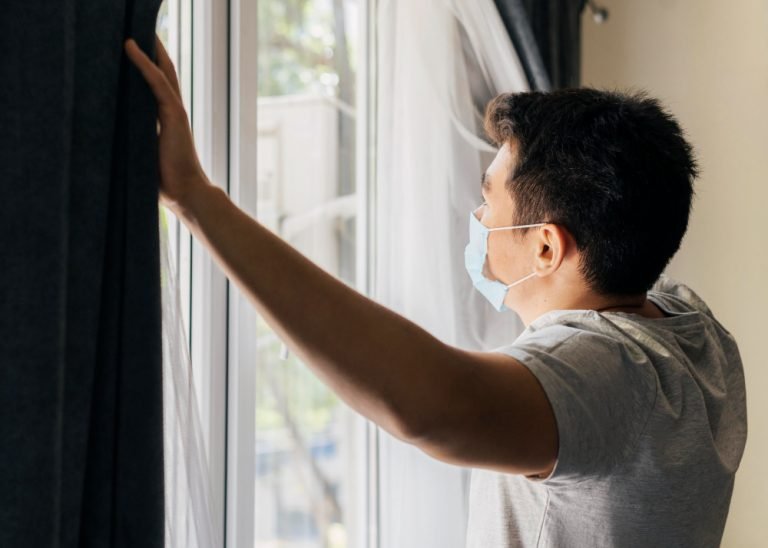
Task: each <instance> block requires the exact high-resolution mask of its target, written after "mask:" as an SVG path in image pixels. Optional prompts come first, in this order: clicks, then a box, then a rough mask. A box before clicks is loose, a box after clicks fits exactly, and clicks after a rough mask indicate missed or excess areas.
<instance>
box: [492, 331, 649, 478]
mask: <svg viewBox="0 0 768 548" xmlns="http://www.w3.org/2000/svg"><path fill="white" fill-rule="evenodd" d="M496 351H497V352H503V353H505V354H508V355H510V356H512V357H513V358H515V359H517V360H518V361H519V362H521V363H522V364H523V365H525V366H526V367H527V368H528V369H529V370H530V371H531V372H532V373H533V374H534V375H535V376H536V378H537V379H538V381H539V383H540V384H541V386H542V388H543V389H544V391H545V392H546V394H547V397H548V398H549V401H550V403H551V405H552V409H553V411H554V414H555V419H556V421H557V430H558V437H559V449H558V456H557V462H556V464H555V467H554V469H553V471H552V473H551V474H550V475H549V476H548V477H546V478H535V477H529V478H528V479H530V480H531V481H537V482H539V481H540V482H543V483H545V484H549V485H560V484H573V483H576V482H580V481H583V480H585V479H589V478H599V477H603V476H606V475H608V474H609V473H610V472H611V470H612V469H613V468H614V467H615V466H617V465H619V464H620V463H622V462H623V461H625V460H626V458H627V456H629V455H630V453H631V451H632V450H633V448H634V446H635V444H636V442H637V440H638V438H639V436H640V434H641V433H642V430H643V428H644V426H645V424H646V421H647V419H648V417H649V416H650V412H651V410H652V408H653V405H654V401H655V395H656V381H655V374H654V372H653V368H652V366H651V364H649V363H648V359H647V356H646V355H645V353H643V352H642V350H640V348H639V347H637V346H636V345H634V344H633V343H632V342H631V341H629V340H627V341H622V340H620V339H618V340H617V339H616V338H614V337H610V336H608V335H606V334H602V333H597V332H590V331H585V330H581V329H578V328H574V327H571V326H566V325H552V326H548V327H545V328H543V329H541V330H538V331H535V332H533V333H531V334H529V335H528V336H526V337H524V338H522V339H518V341H516V342H515V344H514V345H512V346H508V347H503V348H499V349H497V350H496Z"/></svg>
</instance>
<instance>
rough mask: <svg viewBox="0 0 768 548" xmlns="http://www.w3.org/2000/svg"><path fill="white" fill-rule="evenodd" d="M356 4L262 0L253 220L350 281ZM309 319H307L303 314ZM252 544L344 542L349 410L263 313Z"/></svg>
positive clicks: (298, 546)
mask: <svg viewBox="0 0 768 548" xmlns="http://www.w3.org/2000/svg"><path fill="white" fill-rule="evenodd" d="M357 2H358V0H289V1H286V0H259V5H258V15H259V29H258V36H259V55H258V71H259V88H258V92H259V98H258V142H257V150H258V154H257V169H258V180H257V185H258V186H257V204H258V206H257V217H258V219H259V221H260V222H262V223H263V224H264V225H266V226H267V227H269V228H270V229H271V230H273V231H274V232H275V233H277V234H279V235H280V236H281V237H283V238H284V239H285V240H286V241H288V242H289V243H290V244H291V245H293V246H294V247H296V248H297V249H299V250H300V251H301V252H302V253H304V254H305V255H307V256H308V257H310V258H311V259H312V260H313V261H315V262H316V263H317V264H319V265H320V266H321V267H322V268H324V269H325V270H327V271H328V272H331V273H332V274H334V275H336V276H338V277H339V278H341V279H342V280H344V281H345V282H347V283H348V284H350V285H354V284H355V216H356V209H355V208H356V202H355V196H354V192H355V180H354V174H355V162H354V160H355V156H354V152H355V119H354V116H355V107H354V97H355V67H356V49H357V40H358V36H357V20H358V14H357V9H358V3H357ZM307 314H312V311H311V310H307ZM256 336H257V349H258V350H257V353H258V356H257V375H256V490H255V518H254V520H255V546H257V547H259V548H277V547H281V548H310V547H311V548H347V547H349V545H350V544H349V543H350V539H349V524H348V522H347V518H348V513H349V509H348V504H347V501H348V500H349V499H350V497H351V496H352V495H351V493H353V492H354V490H355V489H356V488H357V486H355V485H354V484H353V482H354V474H353V471H354V469H355V467H354V465H353V464H354V463H353V460H352V453H351V441H352V436H353V433H354V428H353V421H354V415H353V413H352V412H351V411H350V409H349V408H348V407H347V406H346V405H344V404H343V403H342V402H340V401H339V400H338V398H337V397H336V396H335V395H334V394H333V393H331V392H330V391H329V390H328V389H327V388H326V387H325V386H324V385H323V384H322V383H321V382H320V381H319V380H318V379H317V378H316V377H315V376H314V375H313V373H312V372H311V370H310V369H309V368H308V367H307V366H306V365H305V364H303V363H301V362H300V361H299V360H298V359H297V358H296V357H295V356H293V355H289V356H288V359H287V360H282V359H280V353H281V341H280V340H279V339H278V338H277V336H276V335H275V334H274V333H273V332H272V331H271V329H270V328H269V327H268V326H267V324H266V323H265V322H264V321H263V320H261V319H260V320H259V323H258V329H257V333H256Z"/></svg>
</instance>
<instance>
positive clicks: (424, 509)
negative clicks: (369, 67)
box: [373, 0, 528, 548]
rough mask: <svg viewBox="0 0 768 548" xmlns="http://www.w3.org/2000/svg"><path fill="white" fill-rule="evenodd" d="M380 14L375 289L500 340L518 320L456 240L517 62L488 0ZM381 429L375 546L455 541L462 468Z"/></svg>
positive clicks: (407, 311) (418, 546) (434, 320)
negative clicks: (487, 115)
mask: <svg viewBox="0 0 768 548" xmlns="http://www.w3.org/2000/svg"><path fill="white" fill-rule="evenodd" d="M378 20H379V24H378V59H379V66H378V72H377V81H378V84H377V100H378V105H377V108H378V120H377V150H376V153H377V162H376V164H377V174H376V179H377V182H376V192H375V195H376V199H375V230H374V232H375V257H376V265H375V270H374V284H373V286H374V287H373V296H374V297H375V298H376V299H377V300H378V301H380V302H382V303H383V304H385V305H386V306H389V307H391V308H393V309H394V310H396V311H398V312H399V313H401V314H403V315H404V316H406V317H408V318H410V319H411V320H413V321H415V322H416V323H418V324H419V325H421V326H423V327H424V328H426V329H427V330H429V331H430V332H431V333H432V334H433V335H435V336H436V337H438V338H439V339H441V340H443V341H444V342H446V343H449V344H455V345H458V346H462V347H465V348H471V349H490V348H494V347H498V346H501V345H502V344H509V343H510V342H511V341H513V340H514V339H515V338H516V337H517V335H518V334H519V333H520V331H521V330H522V324H521V323H520V322H519V319H518V318H517V317H516V316H515V315H514V314H498V313H497V312H496V311H495V310H494V309H493V308H492V307H491V306H490V305H489V304H488V303H487V302H486V301H485V299H484V298H483V297H482V296H481V295H480V294H479V293H478V292H477V291H475V290H474V289H473V287H472V283H471V281H470V279H469V276H468V275H467V273H466V270H465V268H464V247H465V246H466V244H467V240H468V221H469V213H470V211H471V210H473V209H474V208H475V207H477V206H478V205H479V203H480V200H481V195H480V175H481V173H482V171H484V170H485V168H486V167H487V166H488V164H489V163H490V161H491V160H492V159H493V156H494V154H495V149H494V148H493V147H492V146H490V145H489V144H488V143H487V141H486V140H485V139H484V135H483V130H482V117H483V111H484V107H485V104H486V103H487V102H488V101H489V100H490V99H491V98H492V97H493V96H494V95H496V94H498V93H500V92H502V91H523V90H527V89H528V84H527V80H526V77H525V72H524V71H523V68H522V66H521V64H520V60H519V58H518V55H517V53H516V52H515V49H514V47H513V45H512V43H511V41H510V39H509V36H508V34H507V32H506V29H505V28H504V25H503V23H502V21H501V19H500V17H499V14H498V11H497V10H496V7H495V6H494V4H493V2H492V0H477V1H475V2H466V1H465V0H420V1H419V2H413V1H411V0H384V1H382V2H381V4H380V6H379V11H378ZM403 382H407V379H403ZM381 435H382V437H383V439H382V441H381V455H380V466H381V472H380V473H381V476H380V477H381V480H380V485H381V486H382V491H381V501H380V503H381V524H380V534H381V539H382V546H383V548H423V547H425V546H440V547H444V548H461V547H463V546H464V536H465V528H466V516H467V505H466V504H467V484H468V479H469V476H468V472H467V470H465V469H462V468H459V467H456V466H450V465H447V464H444V463H441V462H439V461H436V460H434V459H431V458H430V457H428V456H426V455H425V454H424V453H422V452H420V451H419V450H418V449H416V448H414V447H412V446H409V445H406V444H403V443H401V442H399V441H398V440H396V439H395V438H393V437H391V436H389V435H388V434H386V433H385V432H381Z"/></svg>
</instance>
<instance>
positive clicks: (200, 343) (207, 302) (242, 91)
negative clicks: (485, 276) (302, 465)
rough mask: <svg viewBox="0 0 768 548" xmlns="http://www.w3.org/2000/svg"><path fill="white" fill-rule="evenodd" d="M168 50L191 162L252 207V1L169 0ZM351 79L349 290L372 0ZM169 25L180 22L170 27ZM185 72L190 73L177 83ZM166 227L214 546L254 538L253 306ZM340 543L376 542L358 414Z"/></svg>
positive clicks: (360, 247)
mask: <svg viewBox="0 0 768 548" xmlns="http://www.w3.org/2000/svg"><path fill="white" fill-rule="evenodd" d="M169 2H170V4H169V17H171V18H173V20H175V21H177V22H178V25H171V29H172V32H171V33H170V35H169V42H170V46H171V50H170V53H171V56H172V58H174V59H176V60H177V68H178V70H179V72H180V75H181V81H182V87H183V88H184V89H183V90H182V91H183V95H184V101H185V104H186V105H188V106H189V111H190V112H189V114H190V120H191V122H192V128H193V133H194V138H195V143H196V148H197V151H198V155H199V156H200V161H201V163H202V165H203V168H204V169H205V171H206V173H208V175H209V177H210V179H211V181H212V182H213V183H214V184H217V185H219V186H221V187H222V188H224V189H225V190H227V191H228V192H229V194H230V196H231V197H232V199H233V201H235V203H237V204H238V205H239V206H240V207H241V208H242V209H244V210H245V211H246V212H248V213H249V214H251V215H255V212H256V200H257V196H256V189H255V181H256V141H257V139H256V124H255V123H249V124H241V121H242V120H253V121H255V120H256V115H257V112H256V111H257V101H256V97H257V73H258V64H257V46H258V35H257V32H256V29H257V28H258V26H257V19H256V17H257V7H258V6H257V2H256V1H254V0H188V1H187V0H169ZM360 2H361V5H360V17H361V20H360V26H359V28H360V29H361V35H360V47H361V50H360V53H361V55H360V56H359V59H360V64H359V67H358V85H357V97H356V104H357V112H358V113H359V115H358V116H357V128H356V134H357V143H356V154H357V173H356V178H357V199H358V212H359V217H358V220H357V254H356V257H357V264H356V270H357V272H356V274H357V275H356V279H357V280H358V289H359V290H361V291H363V292H366V293H370V291H371V290H372V289H373V283H374V280H373V279H372V273H373V272H374V269H373V268H372V260H373V257H372V253H371V250H372V249H373V246H372V243H373V237H374V234H373V231H372V227H373V226H374V223H373V212H374V200H375V193H374V188H375V187H374V176H375V156H374V151H375V125H374V122H375V115H374V112H375V103H376V97H375V95H376V94H375V90H376V85H375V73H376V71H375V67H376V50H375V44H376V34H375V30H376V25H375V14H376V0H360ZM178 29H181V31H180V32H179V30H178ZM185 82H186V83H188V84H186V85H185ZM171 230H172V231H173V232H174V233H175V238H174V239H175V248H176V249H177V252H178V253H177V266H178V267H179V268H178V272H179V274H180V288H181V293H182V295H183V296H184V298H183V301H185V302H184V303H183V304H182V309H183V314H184V316H185V320H186V321H187V322H188V326H189V341H190V355H191V356H192V362H193V371H194V381H195V386H196V389H197V392H198V401H199V402H200V406H201V417H202V422H203V435H204V439H205V441H206V447H207V449H208V455H207V457H208V463H209V468H210V475H211V477H210V481H211V488H212V496H213V504H212V508H213V510H214V511H215V512H217V513H218V515H219V516H220V517H221V519H220V523H225V524H226V525H225V530H224V531H223V534H224V538H223V539H221V544H220V545H221V546H228V547H238V548H239V547H248V546H253V542H254V539H253V533H254V531H253V518H254V512H255V511H256V506H257V501H254V481H255V477H254V468H255V424H254V417H255V398H254V390H255V384H254V383H255V370H254V367H253V359H252V357H253V356H255V355H256V350H255V340H254V339H255V337H254V336H253V334H254V333H255V332H256V329H255V325H256V314H255V311H254V310H253V307H251V306H250V305H247V304H245V303H244V301H243V299H241V298H240V297H239V295H238V293H237V291H236V290H235V289H234V288H233V287H231V286H230V284H229V282H228V281H227V279H226V278H225V276H224V275H223V273H222V272H221V271H220V270H219V268H218V267H217V266H216V265H215V264H214V262H213V259H212V257H211V256H210V254H209V253H208V252H207V251H206V250H205V249H204V248H203V246H202V245H201V244H200V243H199V242H197V241H195V240H194V239H193V238H192V237H191V235H190V234H189V232H188V231H187V230H186V229H185V228H184V227H183V226H182V225H180V224H179V223H175V224H172V225H171ZM357 432H358V434H359V435H358V436H357V444H356V447H355V450H354V453H355V454H356V455H360V456H361V458H360V459H358V460H357V462H356V463H355V464H356V471H357V477H358V478H359V481H358V482H357V485H358V486H359V488H358V493H357V495H356V496H355V500H357V501H364V504H363V506H364V507H363V508H357V509H355V510H356V511H355V512H354V513H353V514H354V516H355V519H356V520H358V521H359V523H355V524H354V525H355V526H354V527H353V531H354V536H353V538H350V539H349V541H350V545H351V546H355V547H358V546H359V547H365V548H379V545H380V541H379V538H380V535H379V526H378V524H379V480H378V477H379V474H378V447H379V439H380V437H379V429H378V428H377V427H376V426H375V425H374V424H372V423H371V422H369V421H367V420H365V419H364V418H363V417H358V423H357Z"/></svg>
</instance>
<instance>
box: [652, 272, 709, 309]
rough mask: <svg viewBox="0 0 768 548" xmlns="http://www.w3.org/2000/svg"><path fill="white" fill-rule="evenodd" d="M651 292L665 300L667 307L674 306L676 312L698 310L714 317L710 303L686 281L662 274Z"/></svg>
mask: <svg viewBox="0 0 768 548" xmlns="http://www.w3.org/2000/svg"><path fill="white" fill-rule="evenodd" d="M649 294H653V296H655V297H657V298H661V299H662V300H663V304H664V305H666V307H667V308H672V309H673V311H674V312H686V311H698V312H701V313H703V314H706V315H707V316H709V317H711V318H712V317H713V314H712V311H711V310H710V308H709V305H707V303H706V302H705V301H704V299H702V298H701V297H700V296H699V294H698V293H696V292H695V291H694V290H693V289H691V288H690V287H689V286H688V285H686V284H685V283H683V282H681V281H679V280H676V279H674V278H671V277H669V276H667V275H666V274H662V275H661V276H659V279H658V280H657V281H656V283H655V284H653V287H652V288H651V290H650V291H649Z"/></svg>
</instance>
